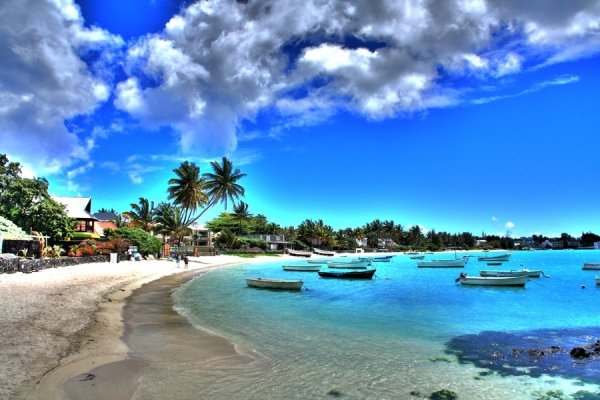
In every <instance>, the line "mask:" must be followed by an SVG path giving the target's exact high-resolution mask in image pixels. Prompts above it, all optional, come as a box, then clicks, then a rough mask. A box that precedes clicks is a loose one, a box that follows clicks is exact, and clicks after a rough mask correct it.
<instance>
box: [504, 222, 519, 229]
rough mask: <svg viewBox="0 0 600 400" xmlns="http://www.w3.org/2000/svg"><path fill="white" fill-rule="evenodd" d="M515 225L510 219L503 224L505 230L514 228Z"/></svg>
mask: <svg viewBox="0 0 600 400" xmlns="http://www.w3.org/2000/svg"><path fill="white" fill-rule="evenodd" d="M515 226H516V225H515V224H514V223H513V222H511V221H508V222H507V223H505V224H504V227H505V228H506V229H507V230H511V229H514V228H515Z"/></svg>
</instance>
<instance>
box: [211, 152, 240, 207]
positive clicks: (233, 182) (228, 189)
mask: <svg viewBox="0 0 600 400" xmlns="http://www.w3.org/2000/svg"><path fill="white" fill-rule="evenodd" d="M210 165H211V167H212V169H213V172H208V173H205V174H204V175H203V177H204V179H205V180H206V183H205V186H206V193H207V194H208V197H209V198H210V203H209V207H212V206H214V205H215V204H217V203H223V205H224V206H225V209H226V210H227V201H228V200H229V201H231V202H232V203H233V204H235V202H236V201H237V200H239V198H240V197H243V196H244V192H245V190H244V188H243V187H242V186H241V185H240V184H239V183H237V182H238V181H239V180H240V179H242V178H243V177H245V176H246V174H243V173H241V172H240V170H239V169H237V168H235V169H234V168H233V164H232V163H231V161H229V160H228V159H227V157H223V158H222V159H221V164H219V163H218V162H216V161H212V162H211V163H210Z"/></svg>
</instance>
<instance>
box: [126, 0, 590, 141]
mask: <svg viewBox="0 0 600 400" xmlns="http://www.w3.org/2000/svg"><path fill="white" fill-rule="evenodd" d="M599 17H600V8H599V7H598V5H597V2H594V1H585V0H581V1H574V2H561V3H560V4H557V3H552V5H549V6H547V7H539V6H534V5H532V4H529V2H515V1H504V0H491V1H485V0H455V1H446V0H444V1H441V0H438V1H430V2H397V1H391V0H390V1H386V0H380V1H367V0H364V1H355V2H353V3H352V4H346V3H340V2H335V1H326V2H322V1H318V2H317V1H310V0H309V1H305V2H294V1H284V0H281V1H276V2H275V1H272V2H271V1H264V2H230V1H208V2H196V3H194V4H192V5H190V6H189V7H188V8H186V9H185V10H183V11H182V13H181V14H180V15H177V16H174V17H173V18H172V19H171V20H170V21H169V22H168V23H167V25H166V27H165V31H164V32H163V33H162V34H161V35H151V36H148V37H146V38H142V39H141V40H140V41H139V42H138V43H137V44H136V45H135V46H134V47H132V48H131V49H129V52H128V58H127V68H128V71H129V73H130V78H129V79H128V80H126V81H124V82H122V83H120V84H119V86H118V88H117V99H116V102H115V104H116V106H117V107H119V108H120V109H122V110H125V111H127V112H129V113H131V114H132V115H134V116H135V117H137V118H138V119H139V120H140V121H142V122H143V123H145V124H147V125H148V126H154V127H158V126H165V125H168V126H171V127H173V128H175V129H176V130H177V131H178V132H179V133H180V144H181V147H182V150H183V151H184V152H185V151H192V149H195V148H198V146H203V147H204V148H212V149H214V150H221V151H223V150H224V151H231V150H233V149H235V147H236V145H237V134H238V133H239V130H240V121H242V120H244V119H251V118H253V116H255V115H256V113H257V112H259V111H261V110H268V111H269V112H270V113H271V114H272V115H274V117H275V118H273V119H272V120H273V121H274V122H273V123H274V127H273V130H272V131H271V132H270V133H271V134H272V133H273V132H275V133H277V132H280V130H281V129H287V128H289V127H293V126H302V125H310V124H315V123H319V122H321V121H323V120H324V119H326V118H328V117H330V116H331V115H333V114H335V113H336V112H338V111H339V110H343V109H345V110H350V111H353V112H356V113H358V114H361V115H363V116H365V117H367V118H374V119H379V118H386V117H391V116H396V115H398V114H402V113H413V112H419V111H421V110H426V109H427V108H431V107H448V106H452V105H456V104H459V103H461V102H463V101H465V100H464V99H463V98H462V94H461V92H460V90H456V89H455V88H452V87H451V85H448V86H445V79H448V77H450V78H452V77H471V78H474V79H476V80H480V83H481V85H482V86H483V85H486V87H488V88H489V86H490V80H493V79H498V78H502V77H504V76H507V75H514V74H517V73H519V72H521V71H523V69H526V68H535V67H536V66H537V65H541V64H543V63H544V62H547V61H548V60H550V59H552V58H553V57H555V59H560V60H567V59H569V57H577V56H578V55H581V54H584V49H585V51H587V54H590V53H594V52H597V51H599V50H600V48H598V43H597V41H598V39H597V32H598V21H599ZM575 47H577V48H578V50H576V51H575V50H571V51H569V49H573V48H575ZM532 55H534V56H535V57H532ZM557 57H558V58H557ZM555 62H556V61H555ZM441 72H443V73H441ZM148 80H150V81H151V83H150V84H147V83H145V84H142V82H148ZM475 86H476V83H475ZM544 87H547V86H544ZM522 94H524V93H522ZM500 98H503V97H497V96H488V97H486V98H485V100H484V101H493V100H497V99H500ZM482 102H483V101H482Z"/></svg>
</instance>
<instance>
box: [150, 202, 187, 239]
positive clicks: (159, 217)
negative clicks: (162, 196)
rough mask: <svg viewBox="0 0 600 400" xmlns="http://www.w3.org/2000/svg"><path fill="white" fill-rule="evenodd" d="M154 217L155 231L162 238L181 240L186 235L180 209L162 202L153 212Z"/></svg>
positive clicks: (185, 227)
mask: <svg viewBox="0 0 600 400" xmlns="http://www.w3.org/2000/svg"><path fill="white" fill-rule="evenodd" d="M154 215H155V223H156V230H157V232H158V233H160V234H162V235H163V238H166V237H167V236H169V237H171V238H172V239H176V238H180V239H181V238H182V237H183V236H184V235H185V234H186V233H188V229H187V225H186V224H185V220H184V219H183V211H182V209H181V207H178V206H174V205H172V204H170V203H165V202H163V203H160V204H159V205H158V207H157V208H156V209H155V210H154Z"/></svg>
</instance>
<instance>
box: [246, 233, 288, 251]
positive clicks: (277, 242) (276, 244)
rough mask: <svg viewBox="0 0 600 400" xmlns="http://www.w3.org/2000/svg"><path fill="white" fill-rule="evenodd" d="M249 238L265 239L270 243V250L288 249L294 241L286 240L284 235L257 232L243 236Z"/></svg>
mask: <svg viewBox="0 0 600 400" xmlns="http://www.w3.org/2000/svg"><path fill="white" fill-rule="evenodd" d="M243 237H245V238H248V239H258V240H264V241H265V242H267V244H268V245H269V250H273V251H277V250H286V249H288V248H290V247H291V245H292V244H293V243H292V242H288V241H286V240H285V236H284V235H277V234H262V233H260V234H259V233H256V234H252V235H245V236H243Z"/></svg>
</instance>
